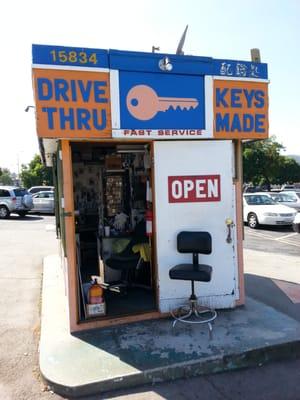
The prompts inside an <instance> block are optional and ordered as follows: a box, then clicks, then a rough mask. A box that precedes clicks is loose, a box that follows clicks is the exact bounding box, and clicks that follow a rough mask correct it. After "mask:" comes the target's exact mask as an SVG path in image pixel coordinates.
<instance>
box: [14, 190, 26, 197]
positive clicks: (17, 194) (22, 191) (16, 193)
mask: <svg viewBox="0 0 300 400" xmlns="http://www.w3.org/2000/svg"><path fill="white" fill-rule="evenodd" d="M14 192H15V196H16V197H20V196H25V195H26V194H28V191H27V189H14Z"/></svg>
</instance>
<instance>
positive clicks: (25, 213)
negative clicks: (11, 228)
mask: <svg viewBox="0 0 300 400" xmlns="http://www.w3.org/2000/svg"><path fill="white" fill-rule="evenodd" d="M18 214H19V216H20V217H26V215H27V211H19V212H18Z"/></svg>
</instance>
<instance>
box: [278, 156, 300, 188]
mask: <svg viewBox="0 0 300 400" xmlns="http://www.w3.org/2000/svg"><path fill="white" fill-rule="evenodd" d="M278 180H279V182H278V183H280V184H283V183H293V182H300V165H299V164H298V163H297V162H296V161H295V160H294V159H293V158H291V157H284V156H282V157H281V163H280V172H279V179H278Z"/></svg>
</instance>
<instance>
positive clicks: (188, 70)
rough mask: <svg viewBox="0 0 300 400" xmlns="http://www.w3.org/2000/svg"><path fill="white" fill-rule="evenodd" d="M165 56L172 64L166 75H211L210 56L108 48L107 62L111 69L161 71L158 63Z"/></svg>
mask: <svg viewBox="0 0 300 400" xmlns="http://www.w3.org/2000/svg"><path fill="white" fill-rule="evenodd" d="M166 56H167V57H168V58H169V60H170V62H171V64H172V66H173V69H172V71H168V72H164V73H165V74H167V75H173V74H185V75H212V73H213V64H212V58H210V57H195V56H178V55H175V54H159V53H142V52H140V53H138V52H129V51H119V50H109V63H110V68H112V69H119V70H123V71H133V70H134V71H140V72H157V73H161V72H162V71H161V69H160V68H159V65H158V64H159V61H160V60H162V59H163V58H164V57H166Z"/></svg>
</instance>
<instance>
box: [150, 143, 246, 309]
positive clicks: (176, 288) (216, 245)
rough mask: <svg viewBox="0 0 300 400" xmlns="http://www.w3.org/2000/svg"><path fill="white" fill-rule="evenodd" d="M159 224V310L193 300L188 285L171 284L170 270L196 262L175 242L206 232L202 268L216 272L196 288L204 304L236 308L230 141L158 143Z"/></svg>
mask: <svg viewBox="0 0 300 400" xmlns="http://www.w3.org/2000/svg"><path fill="white" fill-rule="evenodd" d="M154 172H155V210H156V213H155V223H156V248H157V264H158V291H159V308H160V311H161V312H168V311H169V310H170V309H171V308H173V307H174V306H177V305H180V304H182V302H183V301H186V300H187V298H188V297H189V295H190V292H191V288H190V286H191V285H190V282H188V281H177V280H171V279H170V278H169V269H170V268H171V267H173V266H175V265H177V264H180V263H186V262H188V263H189V262H192V255H191V254H180V253H178V252H177V248H176V238H177V234H178V233H179V232H180V231H184V230H187V231H189V230H190V231H207V232H209V233H210V234H211V236H212V253H211V254H210V255H200V256H199V262H200V263H201V262H203V263H205V264H209V265H211V266H212V268H213V273H212V280H211V282H209V283H201V282H197V283H196V284H195V290H196V295H197V296H198V298H199V301H200V302H202V303H203V304H206V305H208V306H212V307H215V308H227V307H233V306H234V304H235V299H236V298H238V297H239V296H238V293H237V290H238V289H237V285H236V281H237V265H236V243H235V242H236V233H235V227H233V228H230V233H231V238H232V241H231V242H230V243H229V242H228V240H226V239H228V227H227V226H226V223H225V221H226V219H228V218H230V219H232V220H233V222H234V223H235V215H236V213H235V198H234V186H233V146H232V143H231V141H193V142H191V141H188V142H187V141H176V142H173V141H172V142H170V141H169V142H166V141H165V142H155V143H154Z"/></svg>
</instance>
